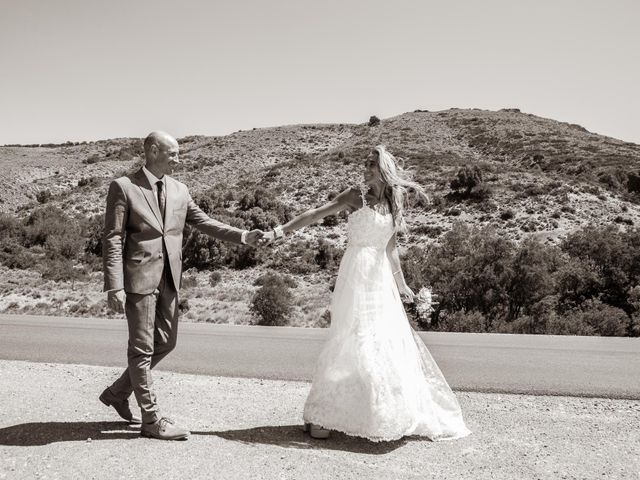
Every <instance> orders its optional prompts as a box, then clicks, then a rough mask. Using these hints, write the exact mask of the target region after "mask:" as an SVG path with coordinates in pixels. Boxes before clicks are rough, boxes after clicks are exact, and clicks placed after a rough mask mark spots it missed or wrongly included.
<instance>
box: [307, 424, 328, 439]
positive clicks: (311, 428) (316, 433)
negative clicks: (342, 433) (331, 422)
mask: <svg viewBox="0 0 640 480" xmlns="http://www.w3.org/2000/svg"><path fill="white" fill-rule="evenodd" d="M304 431H305V432H308V433H309V435H311V437H313V438H318V439H321V440H326V439H327V438H329V436H330V435H331V430H327V429H326V428H322V427H321V426H319V425H315V424H313V423H305V424H304Z"/></svg>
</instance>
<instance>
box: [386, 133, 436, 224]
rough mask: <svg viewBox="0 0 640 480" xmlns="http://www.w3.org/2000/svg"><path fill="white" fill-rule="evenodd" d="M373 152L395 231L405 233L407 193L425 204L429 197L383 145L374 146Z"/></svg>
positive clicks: (411, 174) (410, 173) (408, 171)
mask: <svg viewBox="0 0 640 480" xmlns="http://www.w3.org/2000/svg"><path fill="white" fill-rule="evenodd" d="M374 151H375V152H376V153H377V154H378V155H377V156H378V167H379V168H380V175H381V176H382V180H383V181H384V183H385V184H386V186H385V192H384V193H385V196H386V197H387V199H388V200H389V203H390V205H391V214H392V215H393V223H394V225H395V229H396V231H397V232H406V231H407V222H406V221H405V219H404V210H405V207H406V204H407V200H408V197H409V193H414V195H416V196H418V197H420V198H422V199H423V200H425V201H427V202H428V201H429V196H428V195H427V193H426V192H425V191H424V188H423V187H422V186H421V185H420V184H418V183H417V182H415V181H414V180H413V172H412V171H410V170H405V169H404V168H403V167H402V165H400V162H399V161H398V159H396V157H394V156H393V155H392V154H391V153H390V152H389V151H387V149H386V148H385V146H384V145H378V146H376V147H375V148H374ZM403 163H404V162H403Z"/></svg>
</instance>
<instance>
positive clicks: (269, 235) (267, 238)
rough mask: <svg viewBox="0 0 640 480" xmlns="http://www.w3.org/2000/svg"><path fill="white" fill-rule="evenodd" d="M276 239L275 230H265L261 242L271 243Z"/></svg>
mask: <svg viewBox="0 0 640 480" xmlns="http://www.w3.org/2000/svg"><path fill="white" fill-rule="evenodd" d="M275 239H276V234H275V232H274V231H273V230H272V231H270V232H264V233H263V234H262V238H261V239H260V242H262V243H261V244H262V245H269V244H271V243H272V242H273V241H274V240H275Z"/></svg>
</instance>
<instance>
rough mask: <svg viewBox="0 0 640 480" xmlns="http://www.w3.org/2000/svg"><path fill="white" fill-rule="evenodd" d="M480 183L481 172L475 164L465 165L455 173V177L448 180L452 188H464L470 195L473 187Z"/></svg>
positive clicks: (456, 189)
mask: <svg viewBox="0 0 640 480" xmlns="http://www.w3.org/2000/svg"><path fill="white" fill-rule="evenodd" d="M481 183H482V172H481V171H480V168H479V167H478V166H477V165H474V166H471V165H466V166H464V167H463V168H461V169H460V170H458V173H457V174H456V177H455V178H454V179H453V180H451V182H449V185H450V187H451V189H452V190H455V191H458V190H461V189H463V188H464V189H465V194H466V195H470V194H471V190H472V189H473V187H475V186H477V185H480V184H481Z"/></svg>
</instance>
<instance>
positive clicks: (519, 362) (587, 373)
mask: <svg viewBox="0 0 640 480" xmlns="http://www.w3.org/2000/svg"><path fill="white" fill-rule="evenodd" d="M325 335H326V331H325V330H322V329H302V328H288V327H241V326H230V325H211V324H202V323H181V324H180V332H179V336H178V346H177V348H176V350H175V351H174V352H172V353H171V354H170V355H169V356H168V357H167V358H166V359H165V360H163V362H162V363H161V364H160V366H159V368H160V369H161V370H170V371H175V372H182V373H195V374H202V375H218V376H230V377H256V378H269V379H281V380H310V379H311V377H312V375H313V369H314V364H315V361H316V359H317V357H318V354H319V353H320V349H321V347H322V344H323V341H324V338H325ZM420 335H421V337H422V339H423V340H424V342H425V343H426V345H427V347H428V348H429V350H430V351H431V353H432V355H433V357H434V358H435V359H436V362H437V363H438V365H439V366H440V368H441V370H442V371H443V373H444V375H445V377H446V378H447V380H448V382H449V384H450V385H451V387H452V388H453V389H454V390H462V391H476V392H500V393H529V394H540V395H570V396H590V397H607V398H626V399H635V400H638V399H640V339H637V338H603V337H569V336H553V335H545V336H542V335H540V336H538V335H501V334H468V333H435V332H429V333H421V334H420ZM126 345H127V331H126V325H125V321H124V320H123V319H90V318H60V317H44V316H27V315H25V316H17V315H0V359H4V360H26V361H34V362H52V363H72V364H88V365H104V366H122V367H124V366H125V365H126Z"/></svg>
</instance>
